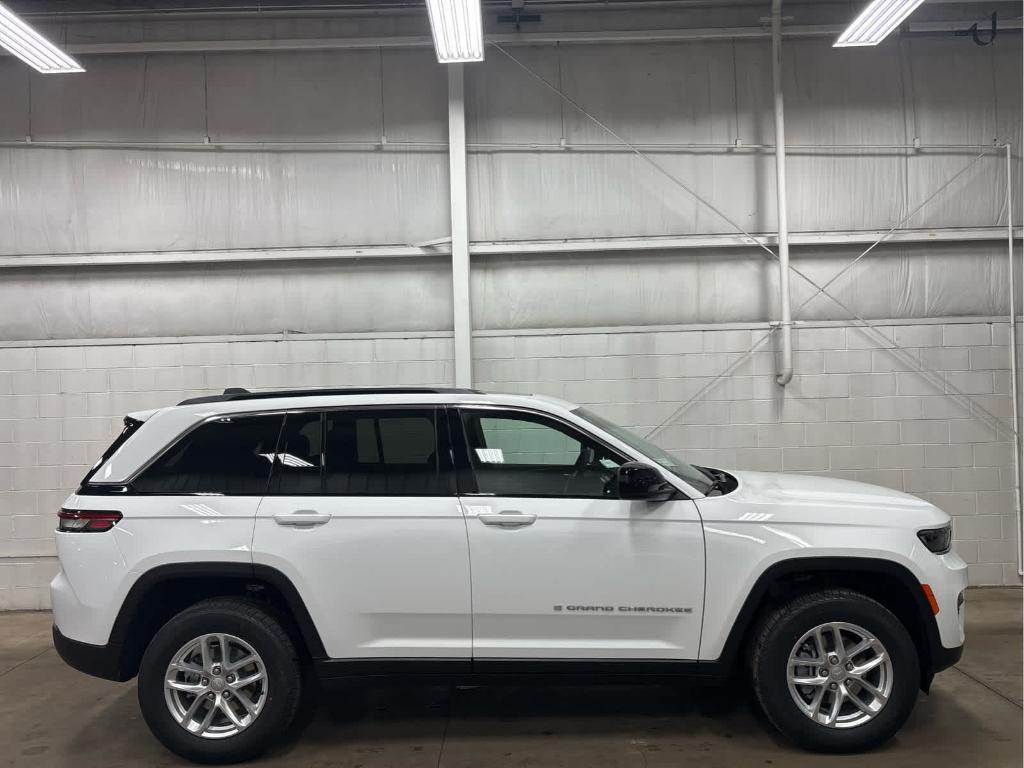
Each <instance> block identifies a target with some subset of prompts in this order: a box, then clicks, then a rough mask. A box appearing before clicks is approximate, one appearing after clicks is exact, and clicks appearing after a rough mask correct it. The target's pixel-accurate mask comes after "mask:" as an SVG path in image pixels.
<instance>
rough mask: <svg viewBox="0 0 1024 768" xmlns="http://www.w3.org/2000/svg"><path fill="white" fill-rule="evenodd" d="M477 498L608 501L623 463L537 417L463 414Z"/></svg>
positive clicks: (569, 430) (467, 411)
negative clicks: (545, 498)
mask: <svg viewBox="0 0 1024 768" xmlns="http://www.w3.org/2000/svg"><path fill="white" fill-rule="evenodd" d="M462 423H463V427H464V430H465V434H466V441H467V448H468V451H469V462H470V465H471V467H472V469H473V475H474V478H475V484H476V491H477V493H481V494H487V495H493V496H542V497H554V496H562V497H569V498H598V499H599V498H610V497H614V494H615V474H616V470H617V469H618V467H619V466H620V465H621V464H622V463H623V461H624V459H623V457H621V456H618V455H616V454H615V453H614V452H612V451H611V450H609V449H608V448H605V447H604V446H602V445H600V444H598V443H597V442H595V441H594V440H591V439H590V438H589V437H587V436H585V435H583V434H582V433H580V432H578V431H577V430H575V429H573V428H572V427H569V426H567V425H564V424H561V423H560V422H557V421H554V420H552V419H548V418H546V417H544V416H541V415H536V414H527V413H516V412H501V411H498V412H494V411H474V410H472V409H465V410H463V411H462Z"/></svg>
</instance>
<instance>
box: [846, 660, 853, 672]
mask: <svg viewBox="0 0 1024 768" xmlns="http://www.w3.org/2000/svg"><path fill="white" fill-rule="evenodd" d="M846 671H847V672H853V662H852V661H848V662H846Z"/></svg>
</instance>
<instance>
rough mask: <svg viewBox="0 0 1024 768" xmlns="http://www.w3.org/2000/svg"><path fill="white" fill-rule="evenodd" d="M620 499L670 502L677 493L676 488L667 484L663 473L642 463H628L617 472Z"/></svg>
mask: <svg viewBox="0 0 1024 768" xmlns="http://www.w3.org/2000/svg"><path fill="white" fill-rule="evenodd" d="M616 477H617V480H618V489H619V498H620V499H628V500H639V501H668V500H669V499H671V498H672V497H673V496H674V495H675V493H676V489H675V487H674V486H673V485H672V484H671V483H669V482H667V481H666V480H665V479H664V478H663V477H662V476H661V472H659V471H658V470H656V469H655V468H654V467H652V466H651V465H649V464H644V463H643V462H640V461H627V462H626V463H625V464H623V465H622V466H621V467H619V468H618V470H617V472H616Z"/></svg>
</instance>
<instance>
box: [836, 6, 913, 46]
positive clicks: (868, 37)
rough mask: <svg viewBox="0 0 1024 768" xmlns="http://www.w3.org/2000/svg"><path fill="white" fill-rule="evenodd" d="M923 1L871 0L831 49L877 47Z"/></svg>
mask: <svg viewBox="0 0 1024 768" xmlns="http://www.w3.org/2000/svg"><path fill="white" fill-rule="evenodd" d="M923 2H924V0H873V2H872V3H871V4H870V5H869V6H868V7H867V8H865V9H864V11H863V12H862V13H861V15H860V16H858V17H857V18H856V19H854V20H853V23H852V24H851V25H850V26H848V27H847V28H846V31H845V32H843V34H841V35H840V36H839V39H838V40H836V41H835V43H834V45H833V47H835V48H846V47H849V46H854V45H878V44H879V43H880V42H882V41H883V40H885V38H886V37H888V35H889V33H890V32H892V31H893V30H894V29H896V27H898V26H899V25H900V24H902V23H903V20H904V19H905V18H907V16H909V15H910V14H912V13H913V12H914V9H915V8H917V6H919V5H920V4H921V3H923Z"/></svg>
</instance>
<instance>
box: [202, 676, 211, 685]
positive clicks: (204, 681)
mask: <svg viewBox="0 0 1024 768" xmlns="http://www.w3.org/2000/svg"><path fill="white" fill-rule="evenodd" d="M209 684H210V678H208V677H204V678H203V685H209Z"/></svg>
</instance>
